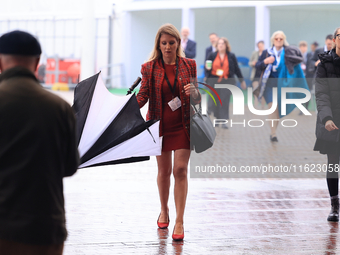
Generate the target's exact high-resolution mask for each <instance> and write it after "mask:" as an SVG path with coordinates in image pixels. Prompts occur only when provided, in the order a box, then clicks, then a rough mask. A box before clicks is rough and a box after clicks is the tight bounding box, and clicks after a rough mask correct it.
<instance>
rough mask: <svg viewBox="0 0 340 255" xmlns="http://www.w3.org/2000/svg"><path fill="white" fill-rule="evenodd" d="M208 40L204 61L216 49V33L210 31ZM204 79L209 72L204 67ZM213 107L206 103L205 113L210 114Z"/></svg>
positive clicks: (205, 79)
mask: <svg viewBox="0 0 340 255" xmlns="http://www.w3.org/2000/svg"><path fill="white" fill-rule="evenodd" d="M209 40H210V43H211V45H210V46H209V47H207V48H206V49H205V59H204V63H205V61H207V59H208V57H209V55H210V54H211V53H212V52H215V51H216V50H217V49H216V43H217V40H218V35H217V34H216V33H211V34H209ZM204 74H205V75H204V76H205V77H204V81H205V82H206V81H207V77H208V74H209V71H208V70H207V69H206V68H204ZM212 111H213V109H212V107H211V105H210V104H208V109H207V113H208V115H210V114H211V113H212Z"/></svg>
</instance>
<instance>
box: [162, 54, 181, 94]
mask: <svg viewBox="0 0 340 255" xmlns="http://www.w3.org/2000/svg"><path fill="white" fill-rule="evenodd" d="M162 63H163V68H164V74H165V75H164V76H165V80H166V82H167V83H168V86H169V88H170V90H171V92H172V97H174V96H175V92H176V83H177V76H178V58H176V75H175V81H174V86H173V87H172V86H171V83H170V81H169V79H168V76H167V75H166V72H165V65H164V60H163V58H162Z"/></svg>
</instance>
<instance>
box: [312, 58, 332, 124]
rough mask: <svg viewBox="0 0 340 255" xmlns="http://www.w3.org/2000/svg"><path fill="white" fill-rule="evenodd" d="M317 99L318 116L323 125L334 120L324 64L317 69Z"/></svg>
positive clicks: (320, 64)
mask: <svg viewBox="0 0 340 255" xmlns="http://www.w3.org/2000/svg"><path fill="white" fill-rule="evenodd" d="M315 97H316V105H317V109H318V115H319V116H320V119H321V121H322V123H323V124H325V123H326V122H327V121H328V120H331V119H333V114H332V108H331V100H330V90H329V85H328V79H327V72H326V67H325V65H324V63H321V62H320V63H319V64H318V66H317V69H316V79H315Z"/></svg>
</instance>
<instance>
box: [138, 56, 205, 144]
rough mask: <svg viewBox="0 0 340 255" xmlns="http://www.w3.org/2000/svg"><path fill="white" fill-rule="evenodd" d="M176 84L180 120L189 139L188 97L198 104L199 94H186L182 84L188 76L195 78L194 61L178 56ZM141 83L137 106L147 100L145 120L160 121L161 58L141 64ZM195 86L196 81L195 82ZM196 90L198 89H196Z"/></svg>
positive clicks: (162, 73)
mask: <svg viewBox="0 0 340 255" xmlns="http://www.w3.org/2000/svg"><path fill="white" fill-rule="evenodd" d="M178 69H179V70H178V81H177V82H178V83H177V84H178V85H179V90H180V97H181V98H180V99H181V101H182V106H181V110H182V120H183V127H184V128H185V131H186V132H185V133H186V135H187V136H188V138H189V139H190V110H191V106H190V99H191V103H192V104H198V103H199V102H200V101H201V95H200V94H199V96H198V98H197V99H193V98H192V97H191V98H190V97H189V96H187V95H186V94H185V92H184V86H185V85H187V84H188V83H190V78H194V79H196V77H197V72H196V62H195V60H192V59H188V58H181V57H180V58H179V61H178ZM141 73H142V84H141V87H140V90H139V92H138V94H137V101H138V104H139V107H140V108H141V107H143V106H144V105H145V104H146V102H147V101H148V100H149V109H148V113H147V115H146V119H147V120H159V119H160V120H161V121H162V84H163V81H164V74H165V71H164V68H163V65H162V61H161V59H157V60H153V61H150V62H147V63H145V64H143V65H142V70H141ZM195 85H196V87H197V83H196V84H195ZM197 91H198V90H197ZM162 133H163V131H162V125H160V136H161V135H162Z"/></svg>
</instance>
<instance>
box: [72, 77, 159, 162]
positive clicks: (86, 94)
mask: <svg viewBox="0 0 340 255" xmlns="http://www.w3.org/2000/svg"><path fill="white" fill-rule="evenodd" d="M73 109H74V111H75V114H76V118H77V140H78V141H77V142H78V150H79V154H80V158H81V159H80V166H79V168H84V167H89V166H99V165H109V164H120V163H131V162H138V161H144V160H148V159H149V156H154V155H160V154H161V147H162V138H161V137H159V121H147V122H145V120H144V118H143V117H142V115H141V113H140V109H139V105H138V103H137V99H136V96H135V94H131V95H127V96H116V95H113V94H112V93H110V92H109V91H108V90H107V88H106V86H105V85H104V83H103V81H102V78H101V76H100V73H98V74H96V75H94V76H92V77H90V78H88V79H86V80H84V81H82V82H80V83H79V84H78V85H77V86H76V88H75V90H74V104H73Z"/></svg>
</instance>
